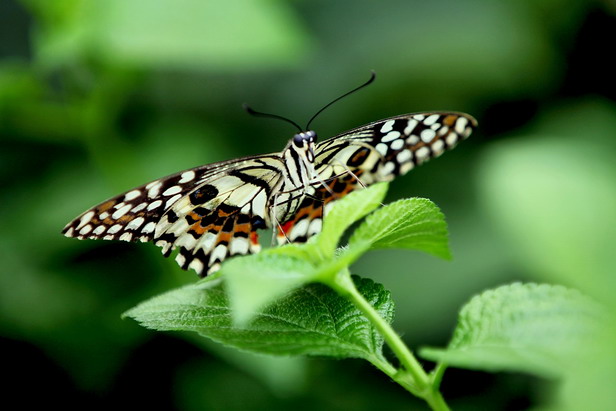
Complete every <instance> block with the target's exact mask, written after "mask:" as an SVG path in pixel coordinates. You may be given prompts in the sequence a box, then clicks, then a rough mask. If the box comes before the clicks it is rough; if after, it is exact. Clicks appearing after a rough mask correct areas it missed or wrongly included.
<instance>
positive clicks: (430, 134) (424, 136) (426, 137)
mask: <svg viewBox="0 0 616 411" xmlns="http://www.w3.org/2000/svg"><path fill="white" fill-rule="evenodd" d="M435 136H436V132H435V131H434V130H431V129H429V128H427V129H425V130H422V131H421V141H423V142H424V143H429V142H430V141H432V139H433V138H434V137H435Z"/></svg>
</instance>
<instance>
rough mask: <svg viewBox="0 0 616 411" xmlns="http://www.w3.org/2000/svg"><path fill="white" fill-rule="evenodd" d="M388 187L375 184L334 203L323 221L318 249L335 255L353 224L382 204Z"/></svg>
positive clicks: (385, 184) (325, 253)
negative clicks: (345, 233)
mask: <svg viewBox="0 0 616 411" xmlns="http://www.w3.org/2000/svg"><path fill="white" fill-rule="evenodd" d="M388 187H389V186H388V184H387V183H379V184H374V185H372V186H370V187H368V188H366V189H363V190H357V191H354V192H352V193H351V194H349V195H347V196H345V197H344V198H342V199H340V200H338V201H336V202H334V207H333V208H332V209H331V210H330V211H329V213H328V214H327V217H326V218H325V219H324V220H323V230H322V231H321V234H320V235H319V238H318V239H317V247H318V248H319V249H320V250H321V251H322V253H323V254H324V255H326V256H329V257H331V256H333V255H334V252H335V250H336V247H337V246H338V243H339V242H340V237H342V234H344V232H345V231H346V230H347V228H349V227H350V226H351V224H353V223H354V222H356V221H358V220H359V219H361V218H362V217H364V216H366V215H367V214H368V213H370V212H371V211H372V210H374V209H375V208H377V207H378V206H379V205H381V204H382V201H383V199H384V198H385V194H387V188H388Z"/></svg>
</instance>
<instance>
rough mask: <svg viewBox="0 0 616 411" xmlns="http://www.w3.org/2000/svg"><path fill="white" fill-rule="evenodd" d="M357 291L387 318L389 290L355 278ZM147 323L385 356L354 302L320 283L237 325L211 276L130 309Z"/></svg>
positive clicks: (278, 345)
mask: <svg viewBox="0 0 616 411" xmlns="http://www.w3.org/2000/svg"><path fill="white" fill-rule="evenodd" d="M355 282H356V286H357V288H358V290H359V291H360V292H361V293H362V294H363V295H364V296H365V298H366V299H367V300H368V301H369V302H370V303H371V304H372V305H373V306H374V307H375V308H376V309H377V310H378V312H379V313H380V315H382V316H383V317H384V318H385V319H386V320H387V321H388V322H391V320H392V316H393V302H392V300H391V299H390V295H389V292H388V291H386V290H385V289H384V288H383V287H382V286H381V285H380V284H377V283H374V282H372V281H371V280H368V279H360V278H355ZM125 316H128V317H132V318H134V319H135V320H137V321H138V322H139V323H140V324H142V325H143V326H145V327H148V328H153V329H156V330H187V331H196V332H198V333H199V334H201V335H203V336H205V337H208V338H211V339H213V340H215V341H218V342H221V343H223V344H227V345H231V346H234V347H237V348H240V349H244V350H248V351H253V352H260V353H266V354H275V355H302V354H309V355H325V356H333V357H357V358H366V359H369V358H375V357H379V358H380V357H381V348H382V345H383V341H382V338H381V337H380V336H379V334H378V332H377V331H376V330H375V329H374V328H373V327H372V326H371V324H370V323H369V321H368V320H367V319H366V318H365V317H364V316H363V314H362V313H361V312H360V311H359V310H357V309H356V308H355V307H354V306H353V304H352V303H350V302H349V301H347V300H346V299H345V298H343V297H340V296H339V295H337V294H336V293H335V292H334V291H332V290H331V289H329V288H328V287H326V286H324V285H321V284H311V285H308V286H306V287H304V288H301V289H298V290H296V291H294V292H292V293H290V294H288V295H287V296H285V297H283V298H282V299H280V300H278V301H276V302H275V303H274V304H272V305H270V306H268V307H267V308H266V309H265V310H263V311H261V312H258V313H257V314H256V315H255V316H254V317H255V319H254V321H252V322H251V323H250V324H248V325H242V326H238V325H234V323H233V317H232V314H231V308H230V307H229V301H228V299H227V296H226V293H225V291H224V288H223V286H222V284H221V282H220V281H219V280H216V279H215V280H206V281H203V282H200V283H197V284H193V285H189V286H186V287H183V288H180V289H176V290H173V291H170V292H168V293H165V294H163V295H160V296H158V297H154V298H152V299H150V300H148V301H146V302H144V303H141V304H139V305H138V306H137V307H135V308H133V309H131V310H129V311H128V312H126V313H125Z"/></svg>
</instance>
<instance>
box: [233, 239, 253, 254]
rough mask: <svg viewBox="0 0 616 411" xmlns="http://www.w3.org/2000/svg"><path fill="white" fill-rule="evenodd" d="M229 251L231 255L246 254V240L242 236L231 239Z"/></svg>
mask: <svg viewBox="0 0 616 411" xmlns="http://www.w3.org/2000/svg"><path fill="white" fill-rule="evenodd" d="M229 253H230V254H231V255H235V254H242V255H243V254H248V240H247V239H245V238H242V237H235V238H234V239H233V240H231V246H230V247H229Z"/></svg>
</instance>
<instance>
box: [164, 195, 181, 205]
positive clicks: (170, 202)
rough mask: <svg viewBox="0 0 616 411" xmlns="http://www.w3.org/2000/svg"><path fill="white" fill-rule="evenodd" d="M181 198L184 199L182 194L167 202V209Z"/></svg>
mask: <svg viewBox="0 0 616 411" xmlns="http://www.w3.org/2000/svg"><path fill="white" fill-rule="evenodd" d="M180 197H182V194H176V195H174V196H173V197H171V198H170V199H169V200H167V202H166V203H165V208H169V207H171V206H172V205H173V203H175V202H176V201H178V200H179V199H180Z"/></svg>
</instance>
